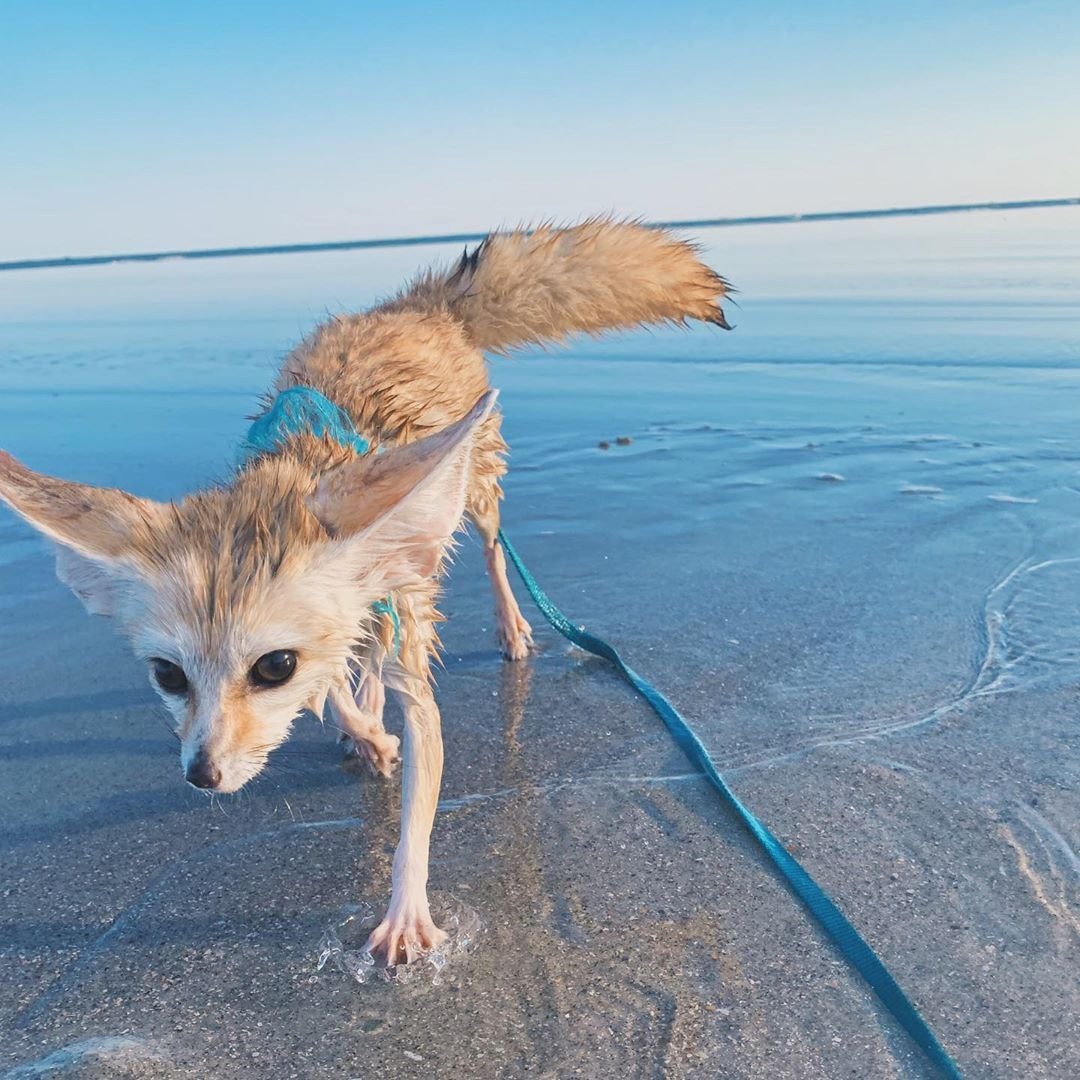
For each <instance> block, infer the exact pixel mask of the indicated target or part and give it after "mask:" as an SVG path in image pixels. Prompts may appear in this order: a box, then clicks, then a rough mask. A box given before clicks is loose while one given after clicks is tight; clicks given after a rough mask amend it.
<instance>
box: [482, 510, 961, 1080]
mask: <svg viewBox="0 0 1080 1080" xmlns="http://www.w3.org/2000/svg"><path fill="white" fill-rule="evenodd" d="M499 542H500V543H501V544H502V546H503V548H505V550H506V554H507V555H508V556H509V558H510V561H511V562H512V563H513V564H514V568H515V569H516V570H517V572H518V574H520V575H521V580H522V581H523V582H524V583H525V588H526V589H528V591H529V596H531V597H532V599H533V603H535V604H536V606H537V607H538V608H539V609H540V611H541V613H542V614H543V616H544V618H545V619H547V621H548V622H549V623H551V625H552V626H553V627H554V628H555V630H557V631H558V632H559V633H560V634H562V636H563V637H564V638H566V639H567V641H569V642H571V643H572V644H574V645H576V646H577V647H578V648H579V649H584V650H585V651H586V652H589V653H592V654H593V655H594V656H599V657H602V658H603V659H604V660H608V661H610V662H611V663H612V664H614V665H615V667H616V668H617V669H618V670H619V672H620V674H621V675H622V676H623V677H624V678H625V679H626V681H627V682H628V683H630V685H631V686H632V687H633V688H634V689H635V690H636V691H637V692H638V693H639V694H641V696H642V697H643V698H645V700H646V701H647V702H648V703H649V704H650V705H651V706H652V708H653V710H654V711H655V712H656V714H657V716H659V717H660V719H661V720H663V721H664V724H665V725H666V726H667V729H668V731H669V732H671V735H672V737H673V738H674V739H675V742H676V743H677V744H678V746H679V749H681V750H682V752H683V753H684V754H685V755H686V756H687V757H688V758H689V759H690V761H691V762H692V763H693V764H694V765H696V766H697V767H698V768H699V769H700V770H701V771H702V772H703V773H704V774H705V776H706V777H707V778H708V779H709V781H710V783H711V784H712V786H713V787H714V788H716V790H717V791H718V792H719V793H720V796H721V798H722V799H723V800H724V802H725V803H726V804H727V805H728V806H729V807H730V808H731V809H732V810H734V811H735V813H736V814H737V815H738V817H739V819H740V820H741V821H742V823H743V824H744V825H745V826H746V828H747V829H748V830H749V831H750V834H751V835H752V836H753V837H754V839H755V840H757V842H758V843H759V844H760V845H761V847H762V849H763V850H764V852H765V854H766V855H768V856H769V858H770V859H771V860H772V862H773V864H774V865H775V866H776V868H777V869H778V870H779V871H780V873H781V874H782V875H783V877H784V880H785V881H786V882H787V883H788V885H789V886H790V887H791V889H792V891H793V892H794V893H795V895H796V896H797V897H798V898H799V899H800V900H801V901H802V902H803V903H804V904H805V905H806V907H807V908H808V910H809V911H810V914H811V915H813V916H814V918H815V919H817V921H818V922H819V923H820V924H821V926H822V928H823V929H824V930H825V932H826V933H827V934H828V935H829V937H831V938H832V940H833V941H834V942H835V943H836V946H837V948H839V950H840V952H841V953H842V954H843V956H844V957H845V959H846V960H847V961H848V962H849V963H850V964H851V966H852V967H854V968H855V970H856V971H857V972H858V973H859V974H860V975H861V976H862V977H863V978H864V979H865V980H866V982H867V983H868V984H869V985H870V988H871V989H872V990H873V991H874V993H875V994H877V996H878V997H879V998H880V999H881V1002H882V1004H883V1005H884V1006H885V1008H886V1009H888V1010H889V1012H890V1013H892V1015H893V1016H894V1017H895V1019H896V1021H897V1022H898V1023H899V1024H900V1026H901V1027H902V1028H903V1029H904V1031H906V1032H907V1033H908V1035H910V1036H911V1038H912V1040H913V1041H914V1042H915V1043H916V1045H918V1046H919V1048H920V1049H921V1050H922V1051H923V1053H925V1054H926V1056H927V1057H928V1058H929V1059H930V1060H931V1061H932V1062H933V1063H934V1065H936V1066H937V1068H938V1069H939V1070H940V1071H941V1073H942V1074H943V1075H944V1076H946V1077H949V1078H950V1080H962V1078H961V1073H960V1069H959V1068H958V1067H957V1065H956V1062H954V1061H953V1059H952V1057H950V1055H949V1053H948V1051H947V1050H946V1049H945V1048H944V1047H943V1046H942V1045H941V1043H940V1042H938V1039H937V1036H936V1035H935V1034H934V1033H933V1031H931V1030H930V1027H929V1025H928V1024H927V1023H926V1021H925V1020H924V1019H923V1018H922V1016H920V1015H919V1012H918V1010H917V1009H916V1008H915V1006H914V1005H913V1004H912V1003H911V1001H910V1000H909V999H908V997H907V995H906V994H905V993H904V991H903V990H901V989H900V986H899V984H898V983H897V981H896V980H895V979H894V978H893V977H892V975H891V974H890V973H889V970H888V968H886V967H885V965H884V964H883V963H882V962H881V960H879V959H878V956H877V953H875V952H874V950H873V949H872V948H870V946H869V945H868V944H867V943H866V942H865V941H864V940H863V939H862V937H861V936H860V934H859V932H858V931H857V930H856V929H855V927H854V926H852V925H851V923H850V922H849V921H848V920H847V918H846V916H845V915H844V913H843V912H842V911H841V910H840V909H839V908H838V907H837V906H836V904H834V903H833V902H832V900H830V899H829V897H828V895H827V894H826V893H825V892H824V890H823V889H822V888H821V886H820V885H818V883H817V882H816V881H814V879H813V878H812V877H811V876H810V875H809V874H808V873H807V872H806V870H804V869H803V867H802V865H801V864H800V863H799V862H798V860H797V859H795V857H794V856H793V855H791V853H790V852H789V851H788V850H787V849H786V848H785V847H784V845H783V844H781V843H780V841H779V840H777V839H776V837H775V836H773V834H772V833H771V832H770V831H769V830H768V829H767V828H766V827H765V826H764V825H763V824H762V823H761V822H760V821H759V820H758V819H757V817H756V816H755V815H754V814H753V813H752V812H751V811H750V810H749V809H748V808H747V807H746V806H744V805H743V803H742V802H741V801H740V800H739V797H738V796H737V795H736V794H735V792H734V791H732V790H731V788H730V787H729V786H728V783H727V781H726V780H725V779H724V778H723V776H721V774H720V772H719V771H718V770H717V768H716V766H715V765H714V764H713V761H712V758H711V757H710V756H709V751H708V750H707V749H706V748H705V744H704V743H703V742H702V741H701V739H700V738H698V736H697V734H696V733H695V732H694V730H693V728H691V727H690V725H689V724H688V723H687V722H686V721H685V720H684V719H683V717H682V716H681V715H680V713H679V711H678V710H677V709H676V708H675V706H674V705H672V704H671V702H670V701H668V699H667V698H666V697H664V695H663V694H661V693H660V691H659V690H657V689H656V687H655V686H653V685H652V683H650V682H649V681H648V680H647V679H644V678H642V677H641V676H640V675H639V674H638V673H637V672H636V671H634V669H633V668H631V667H629V666H628V665H627V664H626V662H625V661H624V660H623V658H622V657H621V656H620V655H619V654H618V652H617V651H616V650H615V649H614V648H613V647H612V646H611V645H609V644H608V643H607V642H606V641H603V640H602V639H600V638H598V637H595V636H594V635H592V634H590V633H588V631H586V630H582V629H580V628H579V627H577V626H575V625H574V624H573V623H572V622H571V621H570V620H569V619H568V618H567V617H566V616H565V615H564V614H563V613H562V612H561V611H560V610H559V609H558V608H557V607H556V606H555V604H554V603H552V601H551V599H550V598H549V597H548V595H547V593H545V592H544V590H543V589H541V588H540V586H539V585H538V584H537V581H536V579H535V578H534V577H533V576H532V574H531V573H530V572H529V568H528V567H527V566H526V565H525V564H524V563H523V562H522V561H521V556H520V555H518V553H517V551H516V550H515V549H514V546H513V545H512V544H511V543H510V541H509V540H508V539H507V538H506V534H505V533H504V532H503V531H502V530H501V529H500V530H499Z"/></svg>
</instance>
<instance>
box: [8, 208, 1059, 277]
mask: <svg viewBox="0 0 1080 1080" xmlns="http://www.w3.org/2000/svg"><path fill="white" fill-rule="evenodd" d="M1062 206H1080V197H1070V198H1062V199H1015V200H1011V201H1007V202H982V203H945V204H941V205H936V206H899V207H892V208H888V209H877V210H823V211H816V212H814V213H807V214H758V215H753V216H750V217H726V218H688V219H685V220H679V221H647V222H644V223H643V224H645V226H646V227H648V228H650V229H726V228H734V227H737V226H743V225H793V224H801V223H803V222H815V221H851V220H857V219H867V218H893V217H924V216H928V215H932V214H959V213H971V212H978V211H991V210H1042V209H1048V208H1051V207H1062ZM493 231H496V232H498V231H500V230H493ZM488 235H489V233H486V232H469V233H446V234H442V235H432V236H392V237H382V238H374V239H367V240H327V241H322V242H315V243H307V244H263V245H257V246H252V247H223V248H192V249H188V250H175V251H146V252H132V253H126V254H118V255H69V256H59V257H56V258H51V259H10V260H7V261H2V262H0V271H5V270H50V269H59V268H62V267H78V266H104V265H107V264H109V263H131V262H161V261H163V260H166V259H232V258H239V257H242V256H258V255H302V254H308V253H312V252H319V251H360V250H364V249H371V248H394V247H421V246H424V245H436V244H472V243H479V242H480V241H482V240H483V239H484V237H486V236H488Z"/></svg>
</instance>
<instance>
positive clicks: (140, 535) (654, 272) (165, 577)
mask: <svg viewBox="0 0 1080 1080" xmlns="http://www.w3.org/2000/svg"><path fill="white" fill-rule="evenodd" d="M725 292H726V285H725V283H724V281H723V280H722V279H721V278H719V277H718V276H717V275H716V274H714V273H713V272H712V271H711V270H710V269H709V268H708V267H706V266H704V265H703V264H702V263H701V262H700V261H699V260H698V258H697V256H696V253H695V251H694V249H693V248H692V247H691V246H690V245H689V244H687V243H685V242H683V241H680V240H678V239H676V238H674V237H673V236H671V235H670V234H668V233H665V232H662V231H659V230H652V229H648V228H645V227H643V226H641V225H637V224H628V223H619V222H613V221H607V220H594V221H588V222H585V223H584V224H581V225H577V226H574V227H572V228H568V229H556V228H551V227H545V228H541V229H538V230H536V231H535V232H533V233H531V234H530V233H525V232H512V233H499V234H493V235H492V236H490V237H488V239H487V240H485V241H484V243H483V244H481V245H480V247H479V248H478V249H477V250H476V251H475V252H472V253H467V254H466V255H465V256H463V258H462V259H461V260H460V261H459V262H458V263H457V264H456V265H455V266H454V267H452V268H451V269H449V270H446V271H429V272H428V273H426V274H424V275H422V276H421V277H419V278H418V279H417V280H416V281H414V282H413V283H412V284H411V285H410V286H408V287H407V288H406V289H405V290H404V291H403V292H401V293H400V294H399V295H398V296H396V297H395V298H393V299H392V300H390V301H388V302H386V303H384V304H381V305H379V306H378V307H376V308H374V309H373V310H371V311H369V312H366V313H364V314H359V315H353V316H348V317H344V318H336V319H331V320H330V321H328V322H327V323H325V324H324V325H322V326H320V327H319V328H318V329H317V330H316V331H315V332H314V333H313V334H312V335H311V336H310V337H309V338H307V339H306V340H305V341H304V342H302V343H301V345H300V346H299V347H298V348H296V349H295V350H294V351H293V352H292V353H291V354H290V355H289V357H288V358H287V359H286V361H285V363H284V364H283V366H282V370H281V373H280V375H279V377H278V379H277V381H276V383H275V386H274V388H273V390H272V392H271V394H270V399H272V398H273V396H274V394H275V393H277V392H280V391H281V390H283V389H285V388H287V387H290V386H296V385H305V386H311V387H314V388H315V389H317V390H319V391H321V392H322V393H323V394H325V395H326V396H327V397H329V398H330V399H332V400H333V401H335V402H337V403H338V404H339V405H340V406H341V407H342V408H344V409H345V410H346V411H347V412H348V413H349V414H350V415H351V417H352V418H353V421H354V422H355V424H356V426H357V428H358V429H359V430H360V431H362V432H364V434H365V435H367V436H368V437H369V438H370V439H371V440H372V442H373V443H374V444H375V446H376V447H378V448H381V450H382V451H383V452H382V453H380V454H378V455H377V456H376V455H375V454H374V453H373V454H369V455H366V456H363V457H358V456H357V455H356V454H355V453H353V452H352V451H351V450H347V449H344V448H342V447H340V446H338V445H337V444H335V443H332V442H328V441H326V440H324V439H321V438H317V437H315V436H313V435H310V434H308V435H302V436H297V437H294V438H291V439H290V440H289V441H288V443H287V444H286V445H285V446H284V447H283V448H282V449H281V451H280V452H279V453H275V454H268V455H263V456H262V457H259V458H258V459H256V460H255V461H253V462H252V463H250V464H249V465H247V466H246V467H244V468H242V469H241V470H239V471H238V473H237V474H236V476H235V477H234V478H233V479H232V480H231V481H230V482H229V483H228V484H227V485H225V486H222V487H216V488H211V489H209V490H206V491H203V492H199V493H196V494H193V495H190V496H188V497H187V498H185V499H183V500H181V501H179V502H177V503H171V504H159V503H154V502H150V501H149V500H145V499H139V498H136V497H135V496H132V495H128V494H126V493H124V492H120V491H113V490H109V489H101V488H92V487H88V486H86V485H82V484H76V483H71V482H68V481H64V480H59V479H56V478H53V477H47V476H43V475H41V474H39V473H35V472H33V471H31V470H30V469H28V468H26V467H25V466H23V465H21V464H20V463H18V462H17V461H15V459H14V458H12V457H11V456H10V455H8V454H6V453H3V452H0V497H2V498H3V499H4V500H6V501H7V502H8V503H9V505H10V506H11V507H12V508H13V509H14V510H15V511H16V512H18V513H19V514H21V515H22V516H23V517H24V518H25V519H26V520H27V521H29V522H30V523H31V524H32V525H34V526H35V527H36V528H37V529H39V530H40V531H41V532H42V533H44V534H45V535H46V536H48V537H49V538H50V539H52V540H53V541H55V542H56V543H57V545H58V559H57V570H58V574H59V576H60V577H61V579H62V580H64V581H65V582H66V583H67V584H69V585H70V586H71V588H72V589H73V590H74V591H75V592H76V594H77V595H78V596H79V597H80V598H81V599H82V600H83V602H84V603H85V604H86V606H87V608H88V610H90V611H92V612H94V613H98V614H108V615H112V616H114V617H115V618H116V619H117V621H118V622H119V624H120V626H121V628H122V629H123V630H124V632H125V633H126V634H127V636H128V637H129V639H130V640H131V642H132V644H133V647H134V649H135V652H136V654H137V655H138V656H140V657H141V658H143V659H144V660H146V661H147V662H148V663H149V662H151V661H153V660H155V659H156V660H158V661H168V662H169V663H170V664H173V665H176V667H177V668H179V669H182V672H183V673H184V676H185V677H186V681H187V685H186V689H185V690H184V692H183V693H179V694H177V693H168V692H165V691H164V690H163V689H162V688H161V687H158V689H159V692H160V693H161V696H162V699H163V700H164V701H165V704H166V706H167V707H168V708H169V710H170V712H171V713H172V715H173V718H174V720H175V723H176V729H177V733H178V735H179V736H180V739H181V763H182V766H183V767H184V768H185V770H186V772H187V775H188V776H189V778H190V777H192V776H193V775H195V772H194V771H193V770H196V769H197V767H198V766H199V764H200V763H201V764H202V765H203V766H207V765H210V766H212V773H210V774H207V773H205V772H203V773H200V774H199V775H200V777H201V779H200V781H199V782H200V786H204V787H206V786H210V787H212V788H213V789H214V790H218V791H225V792H227V791H235V790H237V789H238V788H239V787H241V786H242V785H243V784H245V783H246V782H247V781H248V780H250V779H251V778H252V777H253V776H255V775H256V774H257V773H258V772H259V771H260V770H261V769H262V768H263V766H264V765H265V764H266V761H267V759H268V756H269V754H270V753H272V751H273V750H274V749H275V748H276V747H277V746H279V745H280V744H281V743H282V742H283V741H284V739H285V738H286V737H287V735H288V733H289V730H290V727H291V725H292V723H293V721H294V720H295V718H296V717H297V716H298V715H299V713H300V712H301V711H302V710H304V709H311V710H314V711H315V712H317V713H322V712H323V710H324V709H327V710H329V712H330V713H331V715H332V716H333V717H334V719H335V720H336V722H337V724H338V726H339V728H340V729H341V730H342V731H343V732H344V733H345V734H347V735H348V736H349V737H350V739H351V740H352V742H353V744H354V746H355V747H356V749H357V751H358V752H360V753H363V754H364V755H365V756H366V757H367V758H368V760H369V761H370V762H371V763H372V764H373V765H374V767H375V768H376V769H377V770H379V771H380V772H383V773H389V772H390V770H391V768H392V766H393V764H394V762H395V760H396V757H397V752H398V741H397V739H396V738H395V737H394V736H392V735H388V734H387V733H386V731H385V730H384V728H383V722H382V709H383V701H384V697H385V695H384V687H385V688H387V689H389V690H390V692H391V693H392V694H393V695H394V696H395V697H396V699H397V700H398V702H399V703H400V704H401V706H402V708H403V711H404V714H405V733H404V740H403V744H402V746H401V749H402V752H403V755H404V758H405V761H406V769H405V770H404V773H403V795H402V798H403V809H402V834H401V842H400V844H399V846H398V851H397V855H396V856H395V860H394V869H393V890H392V896H391V902H390V907H389V910H388V912H387V916H386V918H385V919H384V920H383V922H382V923H381V924H380V925H379V927H378V928H377V929H376V930H375V931H374V932H373V934H372V937H371V941H370V945H371V947H372V949H373V950H374V951H375V952H376V953H378V954H379V955H381V956H382V957H383V958H384V959H386V960H387V961H388V962H390V963H396V962H401V961H407V960H411V959H413V958H415V957H416V956H417V955H419V954H420V953H422V952H423V951H424V950H426V949H430V948H431V947H432V946H434V945H435V944H437V943H438V942H439V941H440V940H441V937H442V932H441V931H440V930H438V928H437V927H436V926H435V924H434V922H433V921H432V918H431V914H430V911H429V910H428V901H427V893H426V888H427V876H428V843H429V837H430V833H431V826H432V823H433V821H434V816H435V807H436V803H437V800H438V792H439V784H440V779H441V775H442V738H441V733H440V718H439V711H438V707H437V706H436V703H435V699H434V696H433V694H432V689H431V679H430V661H431V658H432V656H433V655H434V653H435V652H436V650H437V648H438V638H437V635H436V629H435V628H436V624H437V622H438V619H439V616H438V613H437V611H436V606H435V605H436V600H437V596H438V589H439V577H440V574H441V570H442V567H443V564H444V561H445V558H446V555H447V552H448V549H449V546H450V543H451V537H452V534H453V533H454V532H455V531H456V530H457V528H458V527H459V525H460V524H461V521H462V518H463V516H468V517H469V518H471V519H472V521H473V522H474V523H475V524H476V526H477V529H478V531H479V533H480V536H481V539H482V541H483V544H484V548H485V559H486V564H487V569H488V574H489V577H490V579H491V585H492V590H493V594H494V598H495V606H496V620H497V634H498V638H499V642H500V645H501V646H502V648H503V650H504V652H505V653H506V655H507V656H508V657H509V658H510V659H521V658H523V657H524V656H526V655H527V653H528V649H529V645H530V642H531V633H530V630H529V626H528V623H527V622H526V621H525V619H524V618H523V616H522V614H521V611H520V609H519V608H518V605H517V601H516V600H515V599H514V595H513V593H512V591H511V589H510V585H509V582H508V581H507V578H506V564H505V560H504V559H503V557H502V552H501V551H500V550H499V548H498V546H497V543H496V534H497V532H498V528H499V501H500V499H501V498H502V490H501V487H500V484H499V481H500V478H501V477H502V475H503V474H504V473H505V471H506V466H505V461H504V456H505V453H506V450H507V447H506V444H505V443H504V442H503V439H502V436H501V434H500V431H499V424H500V418H499V416H498V414H497V413H495V412H494V411H493V410H492V405H493V402H494V394H493V393H492V392H491V391H490V390H489V385H488V372H487V365H486V363H485V360H484V355H483V353H484V351H485V350H487V351H492V352H504V351H506V350H509V349H513V348H515V347H517V346H521V345H525V344H529V343H535V342H548V341H556V340H559V339H561V338H563V337H565V336H566V335H568V334H572V333H575V332H581V331H584V332H588V333H599V332H601V331H603V330H607V329H612V328H617V327H629V326H634V325H637V324H640V323H658V322H674V323H682V322H685V321H686V320H688V319H699V320H702V321H706V322H711V323H715V324H717V325H719V326H726V323H725V322H724V317H723V313H722V311H721V309H720V307H719V301H720V300H721V299H722V298H723V296H724V295H725ZM388 593H389V594H392V595H393V600H394V604H395V607H396V609H397V612H398V615H399V618H400V622H401V635H400V642H399V643H398V644H399V647H398V648H397V649H396V650H395V649H393V648H392V644H393V627H392V624H391V621H390V619H389V618H388V617H386V616H377V615H375V614H374V613H373V611H372V604H373V602H374V601H375V600H377V599H379V598H381V597H384V596H386V595H387V594H388ZM277 650H289V651H291V652H292V653H293V654H294V655H295V657H296V658H297V663H296V669H295V673H294V674H293V675H292V677H291V678H289V679H288V680H287V681H284V682H283V683H282V684H280V685H273V686H266V685H259V684H258V683H257V682H256V681H254V680H255V675H254V671H255V665H256V662H257V661H259V658H260V657H264V656H265V655H266V654H270V653H274V652H275V651H277ZM207 775H211V776H212V777H213V782H212V783H209V782H207V780H206V776H207ZM193 782H194V781H193Z"/></svg>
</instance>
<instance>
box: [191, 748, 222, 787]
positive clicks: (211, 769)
mask: <svg viewBox="0 0 1080 1080" xmlns="http://www.w3.org/2000/svg"><path fill="white" fill-rule="evenodd" d="M184 779H185V780H186V781H187V782H188V783H189V784H191V785H192V786H193V787H197V788H205V789H207V790H210V791H213V790H214V788H216V787H218V785H219V784H220V783H221V767H220V766H219V765H218V764H217V763H216V762H215V761H214V760H213V759H212V758H211V757H210V755H209V754H207V753H206V751H205V750H203V749H200V750H198V751H196V753H195V756H194V757H193V758H192V759H191V761H189V762H188V763H187V765H186V766H185V767H184Z"/></svg>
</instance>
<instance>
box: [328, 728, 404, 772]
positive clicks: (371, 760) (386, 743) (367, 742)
mask: <svg viewBox="0 0 1080 1080" xmlns="http://www.w3.org/2000/svg"><path fill="white" fill-rule="evenodd" d="M338 741H339V742H340V743H341V745H342V747H343V748H344V750H345V757H346V758H356V759H358V760H360V761H363V762H365V763H366V764H367V765H369V766H370V767H371V768H372V769H374V770H375V772H377V773H379V774H380V775H382V776H391V775H392V774H393V772H394V766H395V765H396V764H397V763H398V762H399V761H400V760H401V740H400V739H399V738H398V737H397V736H396V735H388V734H386V732H385V731H384V732H380V733H377V734H372V735H368V736H366V737H364V738H358V737H356V736H353V735H345V734H342V735H340V736H339V740H338Z"/></svg>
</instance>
